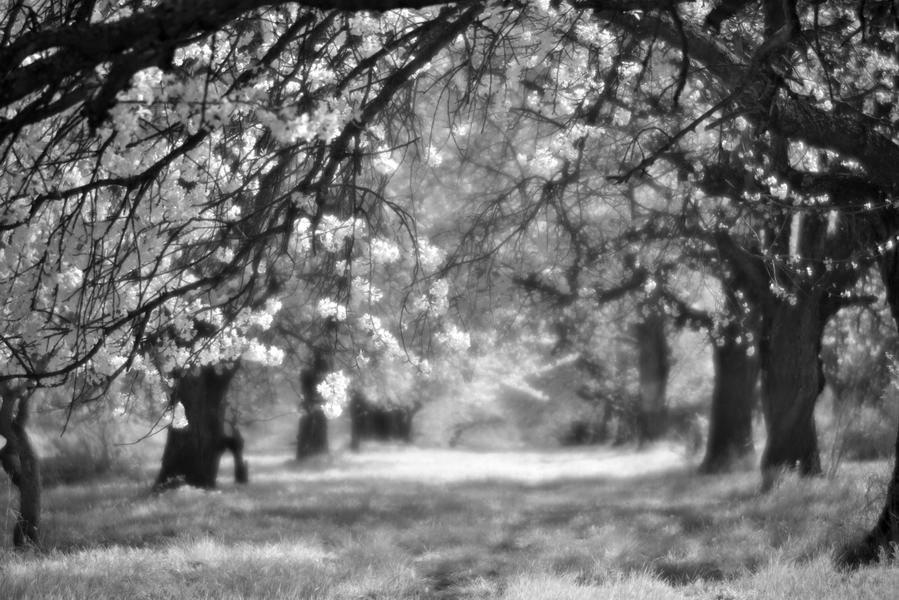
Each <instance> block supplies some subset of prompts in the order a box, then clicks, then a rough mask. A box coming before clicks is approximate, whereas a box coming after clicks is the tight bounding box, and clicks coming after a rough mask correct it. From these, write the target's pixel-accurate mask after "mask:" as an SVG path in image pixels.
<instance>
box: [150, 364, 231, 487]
mask: <svg viewBox="0 0 899 600" xmlns="http://www.w3.org/2000/svg"><path fill="white" fill-rule="evenodd" d="M235 371H236V368H235V367H223V366H221V365H215V366H212V365H207V366H203V367H198V368H195V369H192V370H190V371H184V372H180V373H177V374H175V375H174V379H175V385H174V388H173V390H172V404H173V405H175V404H177V403H178V402H180V403H181V404H182V406H184V413H185V416H186V417H187V423H188V425H187V427H185V428H183V429H176V428H175V427H173V426H169V430H168V437H167V438H166V444H165V449H164V450H163V454H162V468H161V469H160V471H159V475H158V476H157V478H156V483H155V485H154V487H155V488H156V489H166V488H170V487H176V486H178V485H181V484H187V485H192V486H195V487H201V488H214V487H215V484H216V478H217V477H218V468H219V461H220V459H221V456H222V453H223V452H224V451H225V450H231V451H232V452H233V453H234V465H235V479H237V480H238V481H239V480H240V479H241V478H242V479H244V480H246V473H245V471H246V462H245V461H244V460H243V453H242V450H243V439H242V438H240V434H239V432H236V430H235V433H236V437H235V436H226V435H225V410H226V408H227V403H226V400H225V397H226V396H227V394H228V387H229V385H230V384H231V379H232V377H233V376H234V373H235ZM241 469H242V470H243V471H244V473H243V476H242V477H238V475H240V470H241Z"/></svg>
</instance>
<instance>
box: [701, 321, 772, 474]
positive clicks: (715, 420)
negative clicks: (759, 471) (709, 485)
mask: <svg viewBox="0 0 899 600" xmlns="http://www.w3.org/2000/svg"><path fill="white" fill-rule="evenodd" d="M738 336H739V329H738V327H737V326H735V325H731V326H730V327H728V328H727V330H726V331H725V332H724V333H723V336H722V339H720V340H718V342H717V343H716V344H714V345H713V361H714V365H715V387H714V390H713V391H712V409H711V413H710V418H709V435H708V439H707V442H706V451H705V458H703V461H702V464H701V465H700V467H699V470H700V471H701V472H703V473H720V472H723V471H727V470H729V469H731V468H733V467H734V466H735V465H736V464H739V463H741V462H744V461H745V460H746V459H747V458H748V457H751V456H752V454H753V447H752V410H753V407H754V406H755V403H756V398H757V384H758V378H759V361H758V357H757V356H750V355H749V354H748V353H747V351H748V350H749V348H748V347H747V345H746V344H745V343H738V342H737V341H736V340H737V339H738Z"/></svg>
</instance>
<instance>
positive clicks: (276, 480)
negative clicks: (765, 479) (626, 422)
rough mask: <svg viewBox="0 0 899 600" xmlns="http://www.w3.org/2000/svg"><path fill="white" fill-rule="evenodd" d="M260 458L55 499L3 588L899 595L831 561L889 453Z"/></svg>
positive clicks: (872, 502) (867, 502)
mask: <svg viewBox="0 0 899 600" xmlns="http://www.w3.org/2000/svg"><path fill="white" fill-rule="evenodd" d="M250 461H251V468H252V480H251V484H250V485H249V486H246V487H236V486H234V485H233V484H231V483H230V482H228V481H227V479H228V477H227V475H228V469H227V468H223V478H222V479H223V480H225V481H223V485H222V488H221V489H220V490H218V491H214V492H203V491H198V490H191V489H183V490H177V491H172V492H167V493H164V494H161V495H150V494H148V493H147V486H146V485H140V484H137V483H134V482H133V481H125V480H122V481H110V482H106V483H102V484H94V485H85V486H73V487H58V488H54V489H51V490H48V491H47V493H46V497H45V516H44V525H43V539H44V544H45V547H46V548H45V550H44V551H42V552H28V553H15V552H13V551H11V550H0V597H3V598H10V599H12V598H91V599H102V598H131V599H138V598H317V599H322V600H331V599H338V598H339V599H344V598H345V599H376V598H384V599H393V598H443V599H450V598H501V599H508V600H513V599H515V600H517V599H522V600H528V599H533V600H543V599H547V600H548V599H552V600H558V599H566V598H571V599H580V598H585V599H586V598H620V599H627V598H634V599H637V598H639V599H644V598H660V599H667V598H710V599H717V600H729V599H743V598H791V599H795V600H801V599H805V598H809V599H812V598H814V599H828V598H840V599H843V598H884V597H892V595H893V594H894V593H895V590H896V589H897V588H899V570H897V569H895V567H894V566H892V565H887V566H879V567H874V568H869V569H862V570H860V571H858V572H854V573H841V572H838V571H835V570H834V569H833V567H832V566H831V564H830V555H831V553H832V551H833V548H834V547H835V546H836V545H838V544H840V543H842V542H843V541H845V540H846V539H847V538H848V537H851V536H852V535H856V534H857V533H858V532H859V531H860V530H861V529H862V528H863V527H864V525H866V524H868V523H870V522H871V520H872V519H873V518H874V516H875V513H876V510H877V508H878V507H879V505H878V502H879V501H880V500H881V498H882V496H881V494H882V488H881V487H880V486H881V481H882V480H883V479H884V478H885V474H886V473H887V467H886V465H885V464H883V463H868V464H853V465H847V466H844V468H843V469H842V471H841V474H840V475H839V476H838V477H837V478H836V479H834V480H825V479H817V480H811V481H802V480H798V479H795V478H789V477H788V478H785V479H784V481H783V482H782V483H781V484H780V485H779V486H778V487H777V488H776V489H775V490H773V491H772V492H771V493H769V494H766V495H759V494H758V492H757V487H758V476H757V474H756V473H754V472H746V473H738V474H733V475H726V476H721V477H703V476H699V475H696V474H694V473H693V471H692V468H691V466H690V465H687V464H685V461H684V459H683V458H682V457H681V456H680V455H679V454H678V453H676V452H674V451H672V450H671V449H668V448H665V447H656V448H654V449H651V450H649V451H645V452H641V453H633V452H616V451H612V450H608V449H592V450H576V451H567V450H566V451H557V452H546V453H536V452H530V453H522V452H518V453H512V452H494V453H475V452H465V451H438V450H423V449H412V448H410V449H396V448H391V447H382V448H373V449H368V450H367V451H366V452H364V453H362V454H360V455H351V454H341V453H338V454H337V455H335V456H332V457H329V458H325V459H322V460H319V461H317V462H313V463H312V464H308V465H305V466H303V467H299V466H297V465H295V464H293V463H291V462H290V461H288V460H287V459H286V457H284V456H271V455H270V456H250ZM9 491H10V490H9V489H8V487H6V486H4V487H2V488H0V502H2V503H3V504H2V505H3V506H7V507H8V510H6V513H5V514H6V517H5V520H4V519H0V521H3V522H0V525H2V526H3V530H4V531H5V532H8V531H10V529H11V526H12V515H11V500H10V499H9V498H8V496H9ZM4 542H5V543H7V544H8V543H9V540H8V538H7V539H6V540H4Z"/></svg>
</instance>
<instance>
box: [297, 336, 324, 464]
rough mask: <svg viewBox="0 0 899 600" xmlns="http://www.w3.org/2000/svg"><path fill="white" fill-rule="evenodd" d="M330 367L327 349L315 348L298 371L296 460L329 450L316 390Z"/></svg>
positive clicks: (321, 402) (322, 413) (322, 411)
mask: <svg viewBox="0 0 899 600" xmlns="http://www.w3.org/2000/svg"><path fill="white" fill-rule="evenodd" d="M329 367H330V361H329V358H328V352H327V351H325V350H322V349H316V350H315V351H314V354H313V358H312V364H311V365H310V366H309V367H307V368H305V369H303V371H302V373H300V391H301V393H302V394H303V399H302V407H301V409H302V413H303V414H302V415H301V416H300V423H299V428H298V431H297V460H305V459H307V458H310V457H312V456H315V455H318V454H326V453H327V452H328V418H327V416H325V412H324V410H323V409H322V404H323V403H324V400H323V399H322V397H321V394H320V393H319V391H318V384H320V383H321V382H322V381H323V380H324V377H325V375H326V374H327V372H328V370H329Z"/></svg>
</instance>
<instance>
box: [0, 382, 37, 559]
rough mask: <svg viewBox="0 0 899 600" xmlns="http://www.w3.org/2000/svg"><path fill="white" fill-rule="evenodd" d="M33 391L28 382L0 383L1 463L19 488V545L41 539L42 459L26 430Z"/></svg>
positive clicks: (15, 531)
mask: <svg viewBox="0 0 899 600" xmlns="http://www.w3.org/2000/svg"><path fill="white" fill-rule="evenodd" d="M30 394H31V392H30V390H28V389H27V388H26V387H25V386H24V385H10V384H7V383H4V384H2V386H0V395H2V397H3V401H2V406H0V435H2V436H3V437H4V438H5V440H6V444H5V445H4V446H3V448H2V449H0V465H2V466H3V470H4V471H6V474H7V475H8V476H9V479H10V481H11V482H12V484H13V485H14V486H15V487H16V488H17V489H18V490H19V510H18V512H17V514H16V522H15V524H14V525H13V544H14V545H15V546H16V547H17V548H21V547H27V546H38V545H39V542H40V539H39V535H38V534H39V528H40V515H41V473H40V462H39V460H38V457H37V453H36V452H35V451H34V447H33V446H32V445H31V440H30V439H29V437H28V433H27V431H26V424H27V421H28V400H29V397H30Z"/></svg>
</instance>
